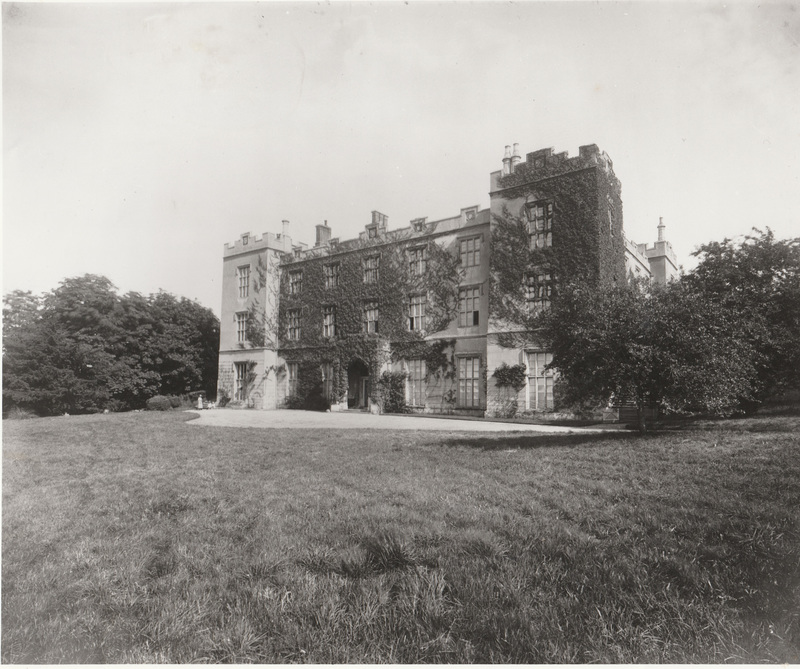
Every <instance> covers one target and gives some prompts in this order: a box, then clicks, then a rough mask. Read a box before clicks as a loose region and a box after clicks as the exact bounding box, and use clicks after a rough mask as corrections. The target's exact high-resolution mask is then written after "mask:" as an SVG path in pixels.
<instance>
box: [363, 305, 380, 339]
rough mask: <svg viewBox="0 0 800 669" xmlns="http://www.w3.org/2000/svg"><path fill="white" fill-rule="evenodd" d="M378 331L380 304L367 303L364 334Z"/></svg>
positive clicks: (365, 306)
mask: <svg viewBox="0 0 800 669" xmlns="http://www.w3.org/2000/svg"><path fill="white" fill-rule="evenodd" d="M377 331H378V303H377V302H367V303H365V304H364V332H377Z"/></svg>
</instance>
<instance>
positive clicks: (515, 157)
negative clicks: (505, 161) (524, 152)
mask: <svg viewBox="0 0 800 669" xmlns="http://www.w3.org/2000/svg"><path fill="white" fill-rule="evenodd" d="M506 148H508V147H506ZM520 160H522V158H520V155H519V144H514V153H513V154H512V155H511V171H512V172H514V171H516V169H517V165H519V161H520Z"/></svg>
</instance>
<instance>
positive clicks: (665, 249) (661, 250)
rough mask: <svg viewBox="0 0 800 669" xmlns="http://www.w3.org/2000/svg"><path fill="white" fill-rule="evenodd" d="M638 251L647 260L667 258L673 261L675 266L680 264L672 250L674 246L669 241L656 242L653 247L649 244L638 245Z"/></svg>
mask: <svg viewBox="0 0 800 669" xmlns="http://www.w3.org/2000/svg"><path fill="white" fill-rule="evenodd" d="M636 246H637V249H638V251H639V253H640V254H641V255H643V256H644V257H645V258H648V259H650V258H660V257H662V256H665V257H667V258H669V259H670V260H671V261H672V264H673V265H677V264H678V256H677V255H675V251H674V250H673V249H672V244H670V243H669V242H667V241H660V242H654V243H653V245H652V246H648V245H647V244H637V245H636Z"/></svg>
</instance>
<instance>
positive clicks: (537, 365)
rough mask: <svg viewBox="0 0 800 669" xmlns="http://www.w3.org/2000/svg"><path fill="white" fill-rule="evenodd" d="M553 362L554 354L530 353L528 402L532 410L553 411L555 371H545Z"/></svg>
mask: <svg viewBox="0 0 800 669" xmlns="http://www.w3.org/2000/svg"><path fill="white" fill-rule="evenodd" d="M551 362H553V354H552V353H543V352H540V351H536V352H533V353H528V402H529V406H530V408H531V409H534V410H538V411H550V410H552V409H553V381H554V377H555V374H554V373H553V370H550V369H545V368H546V367H547V365H549V364H550V363H551Z"/></svg>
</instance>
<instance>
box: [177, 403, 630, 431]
mask: <svg viewBox="0 0 800 669" xmlns="http://www.w3.org/2000/svg"><path fill="white" fill-rule="evenodd" d="M191 413H196V414H198V415H199V416H200V417H199V418H198V419H197V420H193V421H190V423H189V424H190V425H199V426H201V427H202V426H205V425H210V426H215V427H261V428H280V429H292V428H294V429H323V430H353V429H357V430H358V429H360V430H436V431H443V432H545V433H551V434H552V433H561V434H570V433H572V434H580V433H583V434H592V433H600V432H608V431H609V429H612V430H613V429H616V426H614V427H611V426H604V427H602V428H600V427H597V428H583V427H560V426H557V425H530V424H525V423H503V422H492V421H485V420H463V419H458V418H451V417H447V418H444V417H436V416H415V415H408V416H376V415H373V414H370V413H360V412H355V411H343V412H334V411H332V412H326V413H322V412H316V411H289V410H286V409H282V410H281V409H279V410H276V411H257V410H250V411H248V410H243V409H208V410H205V411H198V410H192V411H191ZM620 429H621V428H620Z"/></svg>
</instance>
